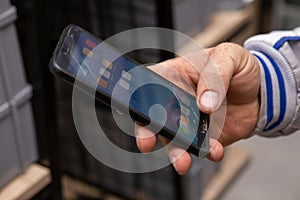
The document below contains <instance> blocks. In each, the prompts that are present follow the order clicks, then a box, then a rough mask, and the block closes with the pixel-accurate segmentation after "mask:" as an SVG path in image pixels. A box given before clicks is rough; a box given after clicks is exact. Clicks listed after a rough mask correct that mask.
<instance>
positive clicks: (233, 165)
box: [201, 147, 251, 200]
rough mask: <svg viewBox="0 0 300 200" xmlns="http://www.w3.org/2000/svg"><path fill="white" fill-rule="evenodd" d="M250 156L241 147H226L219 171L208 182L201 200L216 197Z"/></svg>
mask: <svg viewBox="0 0 300 200" xmlns="http://www.w3.org/2000/svg"><path fill="white" fill-rule="evenodd" d="M250 158H251V156H250V153H249V152H247V151H246V150H244V149H242V148H238V147H230V148H227V149H226V154H225V157H224V160H223V161H222V164H221V168H220V171H219V172H218V173H217V174H216V175H215V176H214V177H213V178H212V180H211V181H210V182H209V183H208V185H207V187H206V188H205V190H204V192H203V195H202V198H201V200H216V199H218V198H219V197H220V196H221V195H222V194H223V193H224V192H225V191H226V189H227V188H228V187H229V186H230V185H231V184H232V183H233V180H234V179H235V178H236V177H237V176H238V175H239V174H240V173H241V172H242V170H243V169H244V168H245V166H246V165H247V164H248V163H249V161H250Z"/></svg>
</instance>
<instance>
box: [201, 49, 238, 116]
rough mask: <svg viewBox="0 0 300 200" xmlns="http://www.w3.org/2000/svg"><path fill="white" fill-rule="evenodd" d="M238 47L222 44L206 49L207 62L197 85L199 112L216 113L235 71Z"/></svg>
mask: <svg viewBox="0 0 300 200" xmlns="http://www.w3.org/2000/svg"><path fill="white" fill-rule="evenodd" d="M239 48H242V47H239V46H238V45H235V44H231V43H222V44H220V45H218V46H217V47H215V48H211V49H208V50H207V52H208V55H209V61H208V62H207V64H206V66H205V67H204V68H203V70H202V72H201V75H200V78H199V80H198V84H197V102H198V106H199V108H200V110H202V111H204V112H207V113H212V112H214V111H216V110H217V109H218V108H219V107H220V105H221V104H222V102H223V101H224V99H225V97H226V93H227V90H228V87H229V84H230V80H231V78H232V76H233V74H234V71H235V70H236V69H235V68H236V66H237V65H238V63H237V62H239V59H237V60H235V59H234V58H235V57H236V55H239V54H240V51H238V49H239Z"/></svg>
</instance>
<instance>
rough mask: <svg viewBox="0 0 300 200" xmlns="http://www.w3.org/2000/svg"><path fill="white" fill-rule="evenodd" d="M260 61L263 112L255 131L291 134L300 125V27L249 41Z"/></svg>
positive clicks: (246, 44)
mask: <svg viewBox="0 0 300 200" xmlns="http://www.w3.org/2000/svg"><path fill="white" fill-rule="evenodd" d="M244 46H245V48H247V49H248V50H249V51H250V52H251V53H252V54H253V55H254V56H255V57H256V59H257V60H258V61H259V64H260V71H261V88H260V96H261V97H260V98H261V99H260V113H259V120H258V122H257V125H256V128H255V130H254V134H259V135H262V136H266V137H273V136H279V135H287V134H290V133H293V132H295V131H296V130H299V129H300V109H299V105H300V62H299V60H300V28H298V29H295V30H293V31H274V32H271V33H269V34H264V35H257V36H254V37H252V38H250V39H248V40H247V41H246V42H245V44H244Z"/></svg>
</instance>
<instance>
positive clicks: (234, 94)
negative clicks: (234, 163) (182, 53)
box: [135, 43, 260, 175]
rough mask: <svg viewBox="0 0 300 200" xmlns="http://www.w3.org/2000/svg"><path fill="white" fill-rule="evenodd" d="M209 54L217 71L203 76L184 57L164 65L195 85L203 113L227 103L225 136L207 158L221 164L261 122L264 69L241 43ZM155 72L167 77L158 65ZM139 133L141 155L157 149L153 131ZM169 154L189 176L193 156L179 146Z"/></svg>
mask: <svg viewBox="0 0 300 200" xmlns="http://www.w3.org/2000/svg"><path fill="white" fill-rule="evenodd" d="M205 51H206V52H207V54H208V57H209V59H210V60H211V61H212V62H213V63H214V64H215V66H216V69H217V70H214V69H210V68H208V67H207V68H205V69H204V70H203V71H202V72H201V76H199V73H198V72H197V71H196V70H195V68H194V67H193V66H191V64H190V63H189V62H187V61H186V60H185V59H183V58H181V57H178V58H175V59H171V60H167V61H165V62H163V64H164V66H166V67H167V68H168V67H169V68H171V69H173V70H176V71H177V72H178V73H179V74H180V75H181V77H182V78H183V79H184V80H185V81H186V82H187V83H190V84H191V85H192V87H193V88H194V90H195V93H196V100H197V103H198V107H199V109H200V110H201V111H203V112H205V113H208V114H213V113H214V112H216V111H218V109H219V108H220V107H221V105H222V104H224V102H226V103H225V106H226V113H225V120H224V125H223V126H222V127H221V130H220V133H221V134H220V135H219V137H218V138H216V139H217V140H216V141H215V142H214V145H211V147H210V153H209V154H208V155H207V158H208V159H210V160H212V161H215V162H217V161H220V160H222V158H223V155H224V147H225V146H228V145H230V144H232V143H234V142H236V141H238V140H241V139H245V138H248V137H249V136H250V134H251V132H252V131H253V129H254V127H255V125H256V123H257V120H258V114H259V88H260V68H259V63H258V61H257V60H256V58H255V57H254V56H253V55H252V54H251V53H250V52H249V51H247V50H246V49H244V48H243V47H241V46H239V45H237V44H233V43H222V44H220V45H218V46H216V47H213V48H209V49H206V50H205ZM151 69H152V70H153V71H155V72H157V73H158V74H160V75H162V76H167V74H166V73H164V72H161V71H160V70H159V68H158V67H155V66H154V67H153V68H151ZM216 73H218V74H217V75H218V76H219V77H221V79H222V81H223V84H220V81H216V80H217V79H216ZM203 77H205V80H204V78H203ZM218 80H220V79H218ZM207 85H209V87H208V86H207ZM221 86H222V87H221ZM225 100H226V101H225ZM211 120H213V119H211ZM135 134H136V136H137V137H136V140H137V146H138V147H139V149H140V151H141V152H143V153H148V152H150V151H151V150H152V149H153V148H154V146H155V144H156V141H157V136H156V135H155V134H154V133H152V132H151V131H150V130H149V129H147V128H145V127H142V126H140V125H139V124H136V127H135ZM161 140H162V142H163V143H164V144H167V143H168V141H167V140H166V139H164V138H162V139H161ZM167 153H168V155H169V158H170V160H171V162H172V164H173V166H174V168H175V170H176V171H177V172H178V173H179V174H180V175H184V174H186V173H187V172H188V170H189V168H190V166H191V164H192V159H191V155H190V154H189V153H188V152H186V151H185V150H183V149H181V148H179V147H176V146H173V147H171V148H168V149H167Z"/></svg>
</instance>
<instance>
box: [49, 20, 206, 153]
mask: <svg viewBox="0 0 300 200" xmlns="http://www.w3.org/2000/svg"><path fill="white" fill-rule="evenodd" d="M99 44H101V48H98V49H97V46H98V45H99ZM103 44H104V45H103ZM116 57H117V59H114V60H112V58H116ZM49 67H50V70H51V72H52V73H53V74H54V75H55V76H57V77H60V78H62V79H63V80H65V81H67V82H68V83H70V84H74V81H75V78H77V81H79V82H80V83H81V84H80V86H79V87H80V89H82V90H88V89H90V88H92V87H91V86H92V84H94V83H95V82H96V83H97V87H96V94H95V96H96V100H99V101H100V102H102V103H104V104H106V105H108V106H112V103H111V102H114V104H113V105H115V106H114V107H115V109H118V110H121V111H122V109H129V113H130V116H131V118H132V119H133V120H135V121H138V122H140V123H142V124H145V125H147V124H148V123H150V122H151V123H152V124H157V127H163V128H162V129H161V130H160V131H159V133H158V134H160V135H162V136H164V137H166V138H167V139H170V140H172V139H173V138H174V137H175V136H177V137H176V140H175V143H176V144H178V145H182V146H184V147H188V148H187V151H189V152H190V153H192V154H194V155H196V156H199V157H204V156H206V155H207V153H208V152H209V133H208V127H209V115H207V114H205V113H203V112H201V111H199V109H198V107H197V104H196V98H195V96H193V95H191V94H190V93H188V92H186V91H185V90H183V89H181V88H179V87H177V86H176V85H175V84H173V83H171V82H169V81H168V80H166V79H165V78H163V77H161V76H159V75H158V74H156V73H155V72H153V71H151V70H149V69H147V67H145V66H140V65H139V64H138V63H137V62H135V61H133V60H131V59H129V58H128V57H126V56H124V55H121V54H120V53H118V51H117V50H116V49H115V48H114V47H112V46H110V45H108V44H105V43H103V41H102V40H101V39H99V38H97V37H96V36H94V35H93V34H91V33H89V32H87V31H85V30H84V29H82V28H80V27H78V26H76V25H69V26H68V27H66V28H65V29H64V31H63V33H62V35H61V37H60V39H59V42H58V44H57V47H56V49H55V51H54V53H53V57H52V59H51V61H50V65H49ZM133 69H134V70H133ZM144 83H147V84H144ZM139 85H142V86H141V87H137V86H139ZM115 87H118V92H114V89H115ZM113 92H114V93H113ZM128 98H130V100H129V101H126V100H125V99H128ZM155 104H159V105H161V106H162V107H164V108H165V112H166V113H165V115H166V119H165V120H164V121H165V123H164V124H162V122H161V119H159V120H158V118H159V116H157V117H158V118H156V117H155V115H154V117H153V115H152V118H151V117H150V114H149V109H150V108H151V106H153V105H155Z"/></svg>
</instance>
